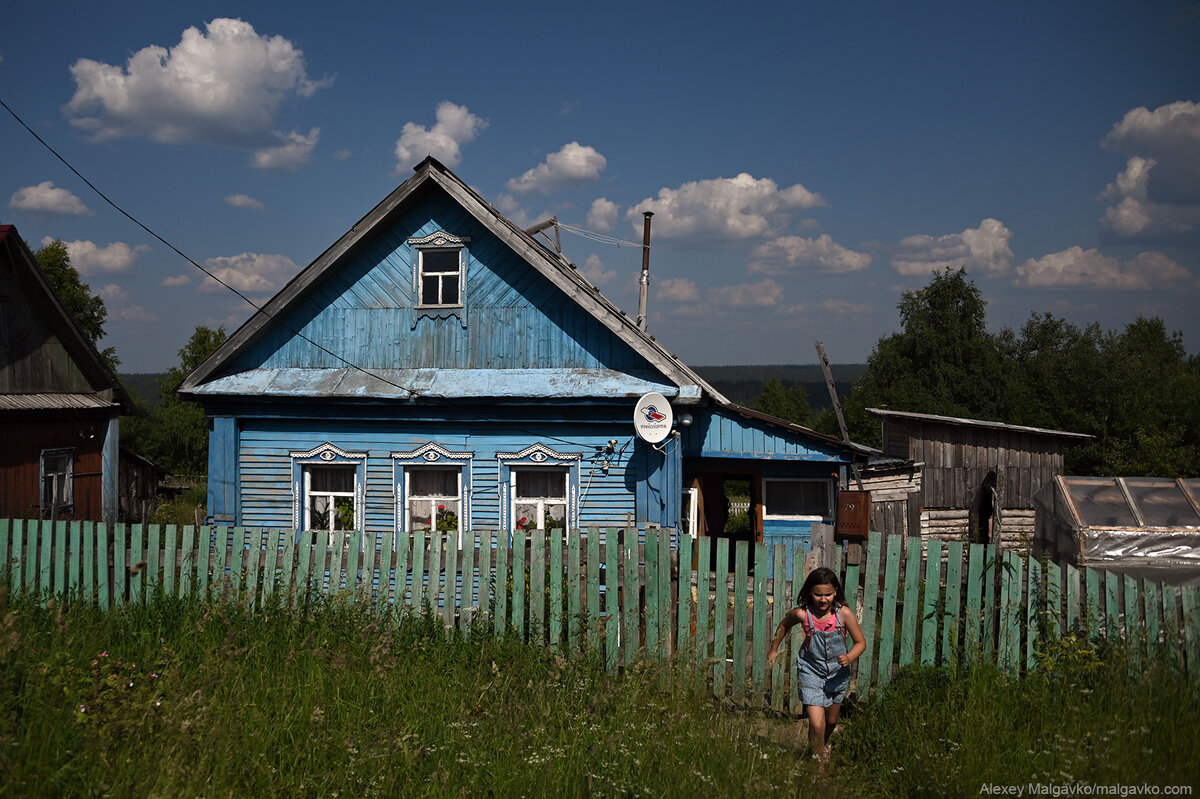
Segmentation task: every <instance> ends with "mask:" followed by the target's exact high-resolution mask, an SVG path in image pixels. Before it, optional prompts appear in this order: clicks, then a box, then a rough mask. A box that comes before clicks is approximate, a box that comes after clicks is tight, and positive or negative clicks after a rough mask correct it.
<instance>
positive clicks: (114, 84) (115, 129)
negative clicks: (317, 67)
mask: <svg viewBox="0 0 1200 799" xmlns="http://www.w3.org/2000/svg"><path fill="white" fill-rule="evenodd" d="M71 75H72V77H74V79H75V84H76V89H75V95H74V96H73V97H72V98H71V101H70V102H69V103H68V104H67V106H66V108H65V110H66V113H67V114H68V116H69V117H70V118H71V124H72V125H74V126H76V127H78V128H80V129H82V130H86V131H88V132H90V133H91V135H92V138H93V140H95V141H107V140H110V139H117V138H123V137H131V136H146V137H148V138H149V139H151V140H152V141H156V142H170V143H177V142H203V143H207V144H218V145H226V146H233V147H246V148H252V149H260V150H261V149H263V148H269V147H273V146H274V147H279V146H288V145H289V144H294V142H290V141H289V137H288V136H285V135H283V134H280V133H278V132H272V129H273V128H274V126H275V117H276V114H277V113H278V111H279V108H280V106H281V104H282V103H283V102H284V101H285V100H286V99H288V98H290V97H293V96H298V97H309V96H311V95H312V94H313V92H315V91H317V90H318V89H320V88H323V87H324V86H328V85H329V84H330V83H332V79H331V78H329V79H325V80H322V81H312V80H310V79H309V78H308V75H307V73H306V70H305V65H304V54H303V53H302V52H301V51H300V50H299V49H297V48H296V47H295V45H293V44H292V43H291V42H290V41H288V40H287V39H284V38H283V37H281V36H270V37H268V36H259V35H258V34H257V33H256V32H255V31H254V27H253V26H252V25H250V23H248V22H243V21H242V20H240V19H224V18H220V19H214V20H213V21H212V22H210V23H208V24H207V25H206V26H205V30H204V31H203V32H202V31H200V30H199V29H197V28H195V27H190V28H188V29H187V30H185V31H184V32H183V34H182V36H181V37H180V40H179V44H177V45H175V46H174V47H172V48H170V49H169V50H168V49H166V48H164V47H159V46H156V45H151V46H148V47H145V48H143V49H141V50H139V51H137V52H136V53H134V54H133V55H132V56H130V57H129V60H128V63H127V64H126V66H125V67H124V68H122V67H119V66H113V65H110V64H103V63H100V62H98V61H92V60H90V59H86V58H82V59H79V60H78V61H76V62H75V63H74V64H73V65H72V66H71Z"/></svg>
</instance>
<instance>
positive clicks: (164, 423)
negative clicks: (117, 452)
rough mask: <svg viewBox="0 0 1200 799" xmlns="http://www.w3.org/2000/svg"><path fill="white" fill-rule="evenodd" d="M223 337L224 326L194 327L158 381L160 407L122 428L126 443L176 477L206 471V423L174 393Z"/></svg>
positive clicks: (194, 407) (196, 409)
mask: <svg viewBox="0 0 1200 799" xmlns="http://www.w3.org/2000/svg"><path fill="white" fill-rule="evenodd" d="M226 338H227V336H226V333H225V328H223V327H220V328H217V329H216V330H212V329H211V328H207V327H204V326H199V327H197V328H196V329H195V330H194V331H193V332H192V336H191V338H190V339H188V343H187V345H186V346H184V347H183V349H181V350H180V351H179V365H178V366H173V367H171V369H170V370H168V372H167V375H166V377H164V378H163V379H162V380H161V381H160V382H159V397H160V399H161V400H162V402H161V404H159V405H158V406H157V407H155V408H154V409H152V410H150V411H148V412H147V413H145V414H143V415H142V416H140V417H133V418H130V419H128V420H126V422H125V423H124V424H123V425H122V428H123V429H124V430H126V431H127V435H128V438H127V441H128V443H130V444H131V445H132V446H133V447H134V448H135V449H137V450H138V451H139V452H141V453H143V454H144V455H145V456H146V457H147V458H149V459H150V460H152V461H154V462H155V463H157V464H159V465H160V466H162V467H163V468H165V469H167V470H169V471H171V472H174V473H176V474H206V473H207V472H208V421H207V420H206V419H205V417H204V409H203V408H201V407H200V405H199V404H197V403H195V402H192V401H190V400H185V399H183V398H181V397H180V396H179V395H178V394H176V393H175V392H176V389H178V388H179V384H180V383H181V382H182V381H183V378H184V377H186V376H187V375H188V373H189V372H191V371H192V370H193V369H195V368H196V367H197V366H199V365H200V364H201V363H202V362H203V361H204V360H205V359H206V358H207V357H208V356H209V355H211V354H212V353H213V352H215V351H216V349H217V348H218V347H220V346H221V345H222V344H223V343H225V339H226Z"/></svg>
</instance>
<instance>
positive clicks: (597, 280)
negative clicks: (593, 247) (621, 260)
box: [579, 253, 620, 289]
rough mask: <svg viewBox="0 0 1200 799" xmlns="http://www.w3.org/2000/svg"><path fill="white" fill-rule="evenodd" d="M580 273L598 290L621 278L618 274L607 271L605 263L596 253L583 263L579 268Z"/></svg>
mask: <svg viewBox="0 0 1200 799" xmlns="http://www.w3.org/2000/svg"><path fill="white" fill-rule="evenodd" d="M579 271H580V272H582V273H583V276H584V277H586V278H587V279H588V282H590V283H591V284H592V285H593V286H595V287H596V288H598V289H600V288H604V287H605V286H607V285H608V284H609V283H611V282H613V281H614V280H616V279H617V278H618V277H620V275H619V274H618V273H617V272H615V271H613V270H611V269H605V268H604V262H603V261H601V260H600V256H598V255H596V254H595V253H592V254H591V255H589V256H588V257H587V260H586V261H584V262H583V266H581V267H579Z"/></svg>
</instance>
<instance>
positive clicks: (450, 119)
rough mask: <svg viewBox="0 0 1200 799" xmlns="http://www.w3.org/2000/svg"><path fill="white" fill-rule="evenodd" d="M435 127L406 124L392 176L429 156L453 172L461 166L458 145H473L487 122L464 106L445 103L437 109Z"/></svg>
mask: <svg viewBox="0 0 1200 799" xmlns="http://www.w3.org/2000/svg"><path fill="white" fill-rule="evenodd" d="M436 115H437V123H436V124H435V125H434V126H433V127H432V128H426V127H425V126H424V125H418V124H417V123H415V122H406V123H405V124H404V127H403V128H401V130H400V138H399V139H397V140H396V173H397V174H399V173H401V172H403V171H404V170H405V169H406V168H411V167H413V166H416V165H417V164H419V163H420V162H421V161H424V160H425V157H426V156H430V155H431V156H433V157H434V158H436V159H438V160H439V161H441V162H442V163H443V164H445V165H446V166H448V167H449V168H451V169H453V168H454V167H456V166H458V165H459V164H460V163H462V145H464V144H467V143H468V142H471V141H474V140H475V137H476V136H478V135H479V134H480V133H481V132H482V131H483V129H484V128H486V127H487V126H488V123H487V120H485V119H483V118H482V117H477V116H475V115H474V114H472V113H471V112H470V111H469V110H468V109H467V107H466V106H465V105H455V104H454V103H452V102H450V101H449V100H444V101H442V102H441V103H440V104H439V105H438V107H437V112H436Z"/></svg>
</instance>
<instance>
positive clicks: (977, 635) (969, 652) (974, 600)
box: [963, 544, 990, 666]
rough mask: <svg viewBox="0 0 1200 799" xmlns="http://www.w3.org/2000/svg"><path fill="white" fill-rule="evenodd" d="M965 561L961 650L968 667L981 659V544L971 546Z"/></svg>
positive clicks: (983, 573) (984, 559)
mask: <svg viewBox="0 0 1200 799" xmlns="http://www.w3.org/2000/svg"><path fill="white" fill-rule="evenodd" d="M968 553H969V555H968V557H969V559H968V561H967V612H966V616H965V618H964V620H963V649H964V650H965V655H966V658H965V659H966V664H967V665H968V666H974V665H977V664H978V663H979V662H980V661H981V660H982V657H983V633H984V630H983V626H982V625H983V616H984V614H983V595H984V582H985V581H986V580H987V578H988V575H989V574H990V572H989V571H988V570H987V567H986V563H987V551H986V548H985V547H984V545H983V544H971V545H970V546H969V548H968Z"/></svg>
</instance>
